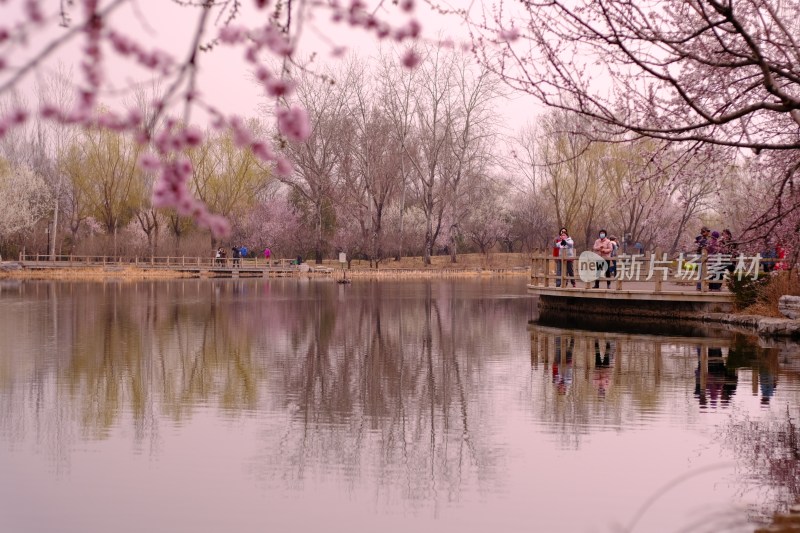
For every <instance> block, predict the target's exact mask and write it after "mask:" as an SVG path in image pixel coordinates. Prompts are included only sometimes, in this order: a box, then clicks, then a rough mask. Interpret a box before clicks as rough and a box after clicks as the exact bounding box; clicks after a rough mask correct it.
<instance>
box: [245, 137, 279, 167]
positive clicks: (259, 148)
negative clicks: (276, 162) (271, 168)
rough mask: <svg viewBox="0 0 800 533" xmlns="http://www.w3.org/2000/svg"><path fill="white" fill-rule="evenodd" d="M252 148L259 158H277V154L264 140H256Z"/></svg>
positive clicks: (268, 159)
mask: <svg viewBox="0 0 800 533" xmlns="http://www.w3.org/2000/svg"><path fill="white" fill-rule="evenodd" d="M250 149H251V150H252V151H253V155H254V156H256V157H257V158H259V159H260V160H261V161H263V162H265V163H266V162H268V161H272V160H273V159H275V154H273V153H272V150H270V148H269V145H267V143H265V142H263V141H256V142H254V143H253V144H252V145H251V146H250Z"/></svg>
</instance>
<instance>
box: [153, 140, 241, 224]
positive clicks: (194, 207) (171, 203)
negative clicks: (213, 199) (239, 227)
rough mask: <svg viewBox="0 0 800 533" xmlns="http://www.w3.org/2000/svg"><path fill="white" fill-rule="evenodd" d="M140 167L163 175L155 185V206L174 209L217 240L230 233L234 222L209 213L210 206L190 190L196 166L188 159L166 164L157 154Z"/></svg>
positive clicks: (179, 159)
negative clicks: (205, 229)
mask: <svg viewBox="0 0 800 533" xmlns="http://www.w3.org/2000/svg"><path fill="white" fill-rule="evenodd" d="M139 168H141V169H142V170H145V171H148V172H160V173H159V177H158V180H157V181H156V184H155V185H154V186H153V197H152V202H153V207H156V208H162V207H172V208H175V211H177V213H178V214H179V215H181V216H185V217H192V218H193V219H194V220H195V222H197V224H198V225H200V226H201V227H204V228H208V229H209V230H211V233H212V234H214V236H215V237H225V236H227V235H228V234H229V233H230V223H229V222H228V220H227V219H226V218H225V217H222V216H219V215H215V214H213V213H210V212H209V211H208V208H207V207H206V205H205V204H204V203H203V202H202V201H200V200H198V199H197V198H195V197H194V196H193V195H192V193H191V192H190V191H189V187H188V181H189V179H190V178H191V177H192V173H193V169H192V163H191V162H190V161H189V159H188V158H186V157H185V156H178V157H175V158H174V159H172V160H171V161H169V162H166V163H162V162H161V161H160V160H159V159H158V157H157V156H155V155H153V154H149V153H146V154H143V155H142V156H141V157H140V158H139Z"/></svg>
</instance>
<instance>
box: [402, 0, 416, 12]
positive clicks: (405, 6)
mask: <svg viewBox="0 0 800 533" xmlns="http://www.w3.org/2000/svg"><path fill="white" fill-rule="evenodd" d="M400 9H402V10H403V11H406V12H410V11H413V10H414V0H400Z"/></svg>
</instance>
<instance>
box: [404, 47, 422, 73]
mask: <svg viewBox="0 0 800 533" xmlns="http://www.w3.org/2000/svg"><path fill="white" fill-rule="evenodd" d="M420 59H421V58H420V57H419V54H417V53H416V52H415V51H414V50H412V49H410V48H409V49H408V50H406V53H405V54H403V57H402V59H401V62H402V63H403V66H404V67H406V68H408V69H412V68H415V67H416V66H417V65H419V62H420Z"/></svg>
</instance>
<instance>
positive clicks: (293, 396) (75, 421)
mask: <svg viewBox="0 0 800 533" xmlns="http://www.w3.org/2000/svg"><path fill="white" fill-rule="evenodd" d="M342 290H343V288H342V287H340V286H337V285H336V284H332V283H323V282H313V281H312V282H309V281H302V282H297V281H296V280H287V281H285V282H284V281H281V280H277V281H276V280H271V281H261V280H258V281H253V280H247V281H244V280H242V281H237V280H227V281H219V282H209V281H206V282H201V281H195V280H187V281H181V282H171V283H159V282H145V283H136V284H131V285H126V284H115V283H111V284H102V285H101V284H92V283H32V284H21V285H17V286H15V287H6V288H5V290H4V292H3V293H2V300H0V302H1V303H2V306H3V313H4V320H3V321H2V325H0V328H2V332H1V333H2V335H0V338H2V339H4V340H0V354H3V355H2V356H0V399H2V402H0V405H1V407H0V436H3V437H5V438H6V439H8V440H10V441H12V442H19V443H22V442H24V441H25V440H26V439H30V438H31V437H34V438H37V439H41V443H40V444H41V445H42V446H44V447H46V448H47V449H48V451H49V453H51V454H53V456H54V458H56V460H57V461H58V462H60V463H61V467H60V468H64V467H65V466H66V465H67V463H68V461H69V452H68V450H70V449H71V448H72V447H74V446H77V445H78V443H79V441H80V440H81V439H86V438H92V439H106V438H108V437H109V435H110V433H111V432H112V431H113V430H114V429H115V428H117V427H123V428H125V429H124V430H125V431H127V425H128V424H130V426H131V428H132V435H133V438H134V439H135V441H136V446H137V449H139V450H140V451H146V452H147V451H149V453H157V450H158V446H159V442H160V441H161V434H162V433H163V427H164V426H165V425H168V426H180V425H182V424H184V423H185V422H188V421H190V420H191V419H192V417H193V416H194V414H195V413H196V412H198V411H199V410H203V409H215V410H217V411H218V412H220V413H221V414H222V415H223V416H226V417H233V418H238V417H243V416H256V417H262V418H263V419H264V421H263V423H264V427H265V429H264V430H263V431H262V432H261V435H260V436H259V439H260V441H261V442H260V444H259V446H258V449H259V451H258V452H256V454H255V456H254V457H251V458H250V459H249V460H248V462H249V466H248V468H249V470H250V472H251V475H253V476H255V478H257V479H261V480H263V481H265V482H266V483H268V484H272V483H277V484H279V485H281V486H285V487H290V488H292V487H293V488H297V489H301V488H302V486H303V482H304V480H306V479H308V478H310V477H315V476H323V477H324V476H326V475H330V476H332V477H336V476H339V475H340V474H342V476H343V478H344V479H345V480H346V483H348V484H353V483H355V482H356V480H358V479H363V478H364V477H368V478H369V479H370V480H380V486H379V487H378V488H377V489H376V490H377V492H378V493H390V494H391V495H392V498H398V497H399V498H400V499H402V500H405V501H427V502H431V501H438V500H443V501H446V500H448V499H452V498H454V497H457V495H458V494H459V492H460V491H461V489H462V486H469V487H474V486H478V485H480V486H493V485H494V484H495V483H498V482H499V480H498V479H499V476H498V473H497V465H498V461H499V459H500V457H501V456H502V450H501V449H500V447H498V446H497V445H496V444H495V443H493V442H492V439H491V438H490V436H491V435H492V431H493V429H492V428H493V426H494V420H493V419H492V418H491V417H490V416H489V413H488V411H487V409H486V406H485V397H481V396H480V395H476V394H474V393H473V392H472V391H475V390H485V389H486V388H487V385H486V384H484V383H483V381H484V380H485V373H486V369H485V366H486V364H487V363H488V362H490V361H491V360H493V359H496V358H497V357H501V358H502V357H505V356H507V354H508V351H509V346H511V345H512V344H514V343H517V344H520V345H522V344H523V343H526V342H527V341H526V336H527V334H526V332H525V331H524V328H517V330H516V331H513V330H512V329H511V328H510V324H509V321H508V320H507V318H508V317H512V316H513V317H517V320H518V321H519V323H520V324H524V320H525V316H526V313H527V309H528V307H529V303H528V302H527V301H526V300H522V299H514V298H503V299H499V298H497V297H496V295H497V287H496V285H495V286H493V287H489V286H484V284H481V283H475V284H472V286H471V287H470V288H469V289H468V290H466V291H465V290H464V285H463V283H462V284H461V286H459V287H456V286H455V285H454V283H436V284H431V283H427V284H414V285H409V284H405V285H404V284H400V285H397V284H395V285H393V284H391V283H383V284H381V283H369V284H359V285H358V286H355V287H348V288H347V291H348V292H346V293H345V292H342ZM517 290H518V289H517ZM501 294H502V293H501ZM464 324H470V327H463V326H464ZM13 332H26V334H25V336H24V338H23V339H22V342H21V343H18V342H15V341H12V339H13V338H14V335H13ZM33 332H35V333H33ZM504 354H505V355H504ZM330 469H334V470H335V471H336V472H337V473H336V474H331V473H330V472H329V470H330Z"/></svg>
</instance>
